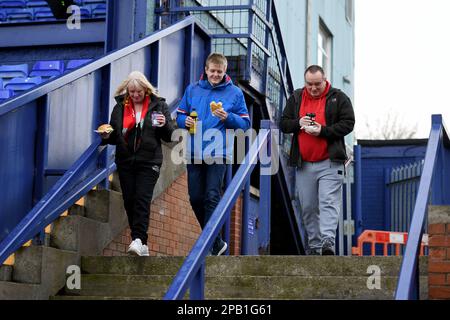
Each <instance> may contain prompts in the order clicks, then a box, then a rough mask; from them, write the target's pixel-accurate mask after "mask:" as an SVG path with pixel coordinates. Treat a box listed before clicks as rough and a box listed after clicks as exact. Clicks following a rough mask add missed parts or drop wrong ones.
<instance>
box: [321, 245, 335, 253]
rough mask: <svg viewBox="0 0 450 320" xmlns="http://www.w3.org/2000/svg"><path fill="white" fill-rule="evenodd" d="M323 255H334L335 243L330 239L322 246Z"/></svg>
mask: <svg viewBox="0 0 450 320" xmlns="http://www.w3.org/2000/svg"><path fill="white" fill-rule="evenodd" d="M322 255H323V256H334V255H335V253H334V244H333V243H331V242H329V241H325V242H324V244H323V246H322Z"/></svg>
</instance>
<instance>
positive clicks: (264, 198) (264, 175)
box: [259, 120, 272, 249]
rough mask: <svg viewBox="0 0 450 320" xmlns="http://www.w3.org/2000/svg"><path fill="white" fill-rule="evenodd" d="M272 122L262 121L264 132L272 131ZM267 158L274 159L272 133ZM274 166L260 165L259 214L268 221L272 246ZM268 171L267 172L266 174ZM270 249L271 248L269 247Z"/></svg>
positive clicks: (268, 141)
mask: <svg viewBox="0 0 450 320" xmlns="http://www.w3.org/2000/svg"><path fill="white" fill-rule="evenodd" d="M271 125H272V124H271V122H270V120H262V121H261V129H263V130H271V129H272V128H271ZM265 148H266V149H267V156H268V158H269V159H270V158H271V157H272V132H271V133H270V134H269V136H268V138H267V143H266V147H265ZM271 166H272V161H269V163H260V171H261V174H260V178H259V194H260V196H259V214H260V215H263V216H264V217H265V219H262V220H264V221H267V225H266V226H263V227H265V228H266V230H265V232H266V235H267V239H269V241H268V245H270V219H271V217H270V213H271V210H270V209H271V181H272V176H271V175H270V174H269V172H270V168H271ZM265 171H266V172H265ZM269 249H270V246H269Z"/></svg>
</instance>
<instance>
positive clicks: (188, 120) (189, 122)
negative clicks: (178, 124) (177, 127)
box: [184, 117, 195, 128]
mask: <svg viewBox="0 0 450 320" xmlns="http://www.w3.org/2000/svg"><path fill="white" fill-rule="evenodd" d="M194 124H195V122H194V119H192V118H191V117H186V121H184V125H185V126H186V128H190V127H193V126H194Z"/></svg>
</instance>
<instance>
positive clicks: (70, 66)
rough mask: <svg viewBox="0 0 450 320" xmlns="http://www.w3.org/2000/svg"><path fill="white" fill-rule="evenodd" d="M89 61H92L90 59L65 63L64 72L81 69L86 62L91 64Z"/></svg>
mask: <svg viewBox="0 0 450 320" xmlns="http://www.w3.org/2000/svg"><path fill="white" fill-rule="evenodd" d="M91 61H92V59H77V60H70V61H69V62H67V65H66V71H70V70H73V69H76V68H78V67H81V66H82V65H84V64H86V63H88V62H91Z"/></svg>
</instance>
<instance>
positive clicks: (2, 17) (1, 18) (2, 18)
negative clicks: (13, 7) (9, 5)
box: [0, 9, 6, 23]
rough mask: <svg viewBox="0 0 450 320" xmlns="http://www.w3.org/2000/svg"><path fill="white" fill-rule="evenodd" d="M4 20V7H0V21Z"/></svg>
mask: <svg viewBox="0 0 450 320" xmlns="http://www.w3.org/2000/svg"><path fill="white" fill-rule="evenodd" d="M5 21H6V11H5V10H4V9H0V23H2V22H5Z"/></svg>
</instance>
